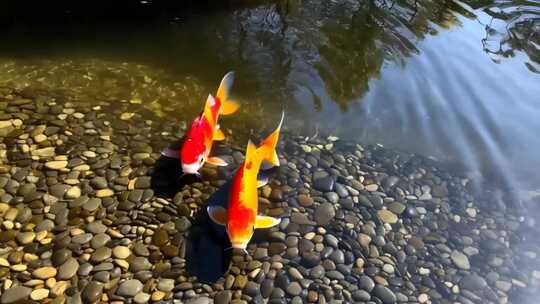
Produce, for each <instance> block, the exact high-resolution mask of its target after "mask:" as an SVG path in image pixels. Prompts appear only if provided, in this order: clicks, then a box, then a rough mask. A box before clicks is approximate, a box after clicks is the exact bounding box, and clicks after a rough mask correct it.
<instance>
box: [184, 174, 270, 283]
mask: <svg viewBox="0 0 540 304" xmlns="http://www.w3.org/2000/svg"><path fill="white" fill-rule="evenodd" d="M269 174H270V172H264V173H263V175H262V176H264V177H266V176H267V175H269ZM231 183H232V182H231V181H228V182H226V183H225V184H224V185H223V186H221V187H220V188H219V189H218V190H217V191H216V192H214V193H213V194H212V195H211V196H210V197H209V198H208V200H207V204H206V205H205V207H204V208H201V209H200V210H199V211H198V212H197V214H196V215H195V216H194V223H193V226H192V227H191V230H190V232H189V236H188V238H187V245H186V261H187V271H188V273H189V275H193V276H196V277H197V278H198V280H200V281H202V282H205V283H215V282H216V281H217V280H219V279H220V278H221V277H223V276H224V274H225V273H226V272H227V271H228V269H229V266H230V263H231V260H232V257H233V254H244V253H241V252H239V251H234V250H233V249H232V248H231V243H230V241H229V237H228V235H227V232H226V230H225V227H224V226H222V225H218V224H216V223H214V222H213V221H212V220H211V219H210V217H209V216H208V212H207V211H206V207H207V206H216V205H218V206H222V207H224V208H227V198H228V196H229V189H230V186H231ZM268 234H269V232H268V231H267V230H266V229H260V230H255V234H254V235H253V238H252V239H251V241H250V244H257V243H261V242H266V241H268Z"/></svg>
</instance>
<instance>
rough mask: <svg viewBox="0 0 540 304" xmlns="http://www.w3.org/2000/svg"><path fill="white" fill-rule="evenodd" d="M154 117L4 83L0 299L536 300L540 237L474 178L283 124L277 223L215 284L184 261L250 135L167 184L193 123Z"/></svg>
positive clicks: (271, 195) (267, 207) (129, 106)
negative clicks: (477, 193)
mask: <svg viewBox="0 0 540 304" xmlns="http://www.w3.org/2000/svg"><path fill="white" fill-rule="evenodd" d="M143 114H144V115H143ZM150 118H152V113H151V112H148V111H145V110H144V108H143V106H142V105H141V104H139V103H129V102H128V103H117V102H114V101H93V102H87V100H79V99H77V98H76V97H69V98H67V97H66V96H64V95H58V94H57V93H52V92H48V91H44V90H38V91H33V90H28V89H27V90H20V89H12V88H9V87H0V140H1V141H0V293H1V296H0V303H2V304H3V303H19V302H28V301H31V300H32V301H39V302H49V303H97V302H110V303H147V302H156V303H158V302H159V303H192V304H193V303H384V304H393V303H456V302H458V303H464V304H467V303H528V302H527V301H529V300H530V299H531V298H532V297H534V295H535V294H538V290H539V287H540V267H539V266H538V265H539V263H538V261H537V259H538V257H537V255H538V253H539V252H540V246H539V242H538V241H537V240H538V237H537V235H538V231H537V230H534V229H533V228H531V227H529V226H527V220H526V218H525V217H523V216H521V215H518V214H514V212H513V210H512V209H511V208H507V209H503V208H501V207H500V206H499V205H498V204H494V203H492V200H491V199H490V198H489V197H484V198H483V199H481V200H479V199H477V198H475V197H474V196H473V195H472V194H471V191H470V189H469V188H470V187H469V185H470V184H471V181H470V180H469V179H467V178H465V177H459V176H454V175H451V174H449V173H448V172H446V171H445V170H443V169H442V168H441V167H440V166H439V164H438V163H437V162H435V161H433V160H430V159H428V158H424V157H421V156H418V155H411V154H407V153H403V152H399V151H394V150H389V149H385V148H384V147H382V146H379V145H372V146H362V145H360V144H358V143H353V142H346V141H341V140H339V139H338V138H335V137H332V136H329V137H316V138H309V137H305V136H304V137H302V136H298V135H294V134H291V133H289V132H284V134H283V135H282V137H281V139H280V145H279V147H278V149H279V155H280V159H281V164H282V165H281V167H280V168H279V170H277V172H276V173H275V174H274V175H273V176H272V177H271V179H270V183H269V184H268V185H266V186H264V187H262V188H261V189H260V206H261V207H260V212H261V213H262V214H267V215H271V216H275V217H280V218H281V219H282V221H281V223H280V225H279V226H278V227H274V228H272V229H268V230H265V231H263V232H262V233H263V236H264V237H263V238H262V239H263V241H259V242H253V243H252V244H250V245H249V247H248V249H247V251H248V254H247V255H246V254H244V253H242V252H234V253H233V254H232V259H231V265H230V268H229V269H228V271H227V272H226V273H224V274H223V276H221V277H220V279H218V280H217V281H216V282H201V281H200V280H199V279H198V278H197V277H195V276H193V275H191V274H190V273H189V271H188V270H187V269H188V268H189V267H188V265H189V263H190V260H189V259H188V257H187V256H186V247H188V246H189V245H188V244H187V243H188V240H189V235H190V233H193V231H195V230H196V229H197V225H198V224H197V221H196V220H195V215H196V214H198V213H200V211H202V212H204V207H205V204H206V202H207V200H208V198H209V197H210V196H211V194H212V193H214V192H215V191H216V189H218V188H219V187H220V186H222V185H223V184H224V183H225V181H226V179H227V178H228V177H230V176H231V174H232V170H233V169H234V168H235V167H236V166H237V165H238V164H239V163H240V162H241V161H242V160H243V146H244V145H243V144H242V143H238V145H235V144H233V143H228V144H227V145H225V146H223V147H220V148H219V151H220V153H221V154H223V155H225V158H226V160H227V161H228V162H229V163H230V166H229V167H226V168H213V167H206V168H205V169H204V170H203V172H202V173H203V176H204V181H198V182H193V183H189V184H187V185H184V186H183V187H181V188H179V189H177V191H174V192H172V193H161V192H160V191H157V189H158V188H159V183H158V182H157V181H153V180H152V179H153V176H156V175H155V173H156V172H155V170H156V163H157V162H158V161H159V159H160V157H161V156H160V153H159V152H160V151H161V150H162V149H163V148H164V147H165V146H167V145H168V144H169V143H171V142H174V141H177V140H179V139H180V138H181V136H182V134H183V132H184V131H185V130H183V129H182V127H181V126H182V125H185V124H181V123H179V121H174V120H166V119H159V118H155V119H150ZM233 142H234V140H233ZM161 182H171V181H161ZM173 182H174V181H173ZM493 200H495V199H493ZM530 303H532V302H530Z"/></svg>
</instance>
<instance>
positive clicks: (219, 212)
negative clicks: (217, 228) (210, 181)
mask: <svg viewBox="0 0 540 304" xmlns="http://www.w3.org/2000/svg"><path fill="white" fill-rule="evenodd" d="M206 210H207V211H208V215H209V216H210V219H211V220H212V221H213V222H214V223H216V224H219V225H223V226H225V224H227V210H225V208H223V207H221V206H208V207H207V208H206Z"/></svg>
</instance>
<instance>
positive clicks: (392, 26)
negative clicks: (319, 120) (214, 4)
mask: <svg viewBox="0 0 540 304" xmlns="http://www.w3.org/2000/svg"><path fill="white" fill-rule="evenodd" d="M521 2H522V1H474V0H468V1H464V2H463V3H462V2H457V1H453V0H447V1H434V0H408V1H407V0H370V1H361V0H348V1H346V0H337V1H315V0H308V1H299V0H288V1H283V0H282V1H278V2H277V3H270V4H262V5H260V6H258V7H256V8H249V9H238V10H236V11H234V12H233V13H232V18H231V19H230V20H229V21H228V24H227V25H228V26H224V27H222V28H221V29H219V30H218V31H219V32H220V35H218V37H220V38H219V39H222V41H220V45H226V48H227V50H228V52H225V53H223V58H227V60H230V58H235V57H234V56H231V55H237V57H236V58H240V60H241V61H242V63H243V64H245V63H246V62H247V63H248V66H250V67H251V68H250V74H255V78H254V79H253V80H254V81H256V82H257V83H258V84H263V86H268V87H271V88H273V89H275V88H286V89H283V90H282V91H281V93H283V94H285V95H286V94H290V92H294V91H295V90H298V87H301V89H302V90H305V91H308V94H311V95H312V100H313V103H314V106H315V108H320V107H322V106H323V105H324V101H333V102H336V103H337V104H338V105H339V108H340V109H341V110H342V111H347V108H348V106H347V105H348V103H350V102H353V101H355V100H359V98H360V97H362V95H363V94H364V93H365V92H366V91H367V90H368V89H369V81H370V79H373V78H378V77H379V76H380V71H381V69H382V67H384V66H385V64H386V63H388V62H392V63H397V64H399V65H404V58H406V57H407V56H410V55H412V54H417V53H418V50H417V48H416V44H417V43H418V42H419V41H420V40H422V39H424V38H425V37H426V36H428V35H436V34H437V33H438V32H439V31H440V30H443V29H451V28H453V27H456V26H459V25H460V21H459V18H460V16H462V17H465V18H470V19H475V18H477V17H476V15H475V13H477V12H478V10H483V11H484V12H486V13H487V14H489V15H490V16H492V18H493V22H490V24H487V25H486V39H484V41H482V43H483V45H484V49H485V51H486V52H488V53H489V54H491V55H492V58H493V59H494V60H496V61H500V60H501V58H504V57H511V56H514V55H515V54H516V52H524V53H525V54H526V55H527V56H528V57H529V59H530V61H529V62H527V63H526V64H527V66H528V67H529V69H530V70H531V71H533V72H538V70H539V69H538V63H539V62H540V52H539V49H538V47H539V45H540V38H539V32H540V31H539V27H540V25H539V12H538V7H539V6H540V3H539V2H537V1H528V2H526V5H524V4H522V3H521ZM535 10H536V11H535ZM495 21H496V22H495ZM495 25H497V26H495ZM238 65H239V66H240V65H241V64H240V63H239V64H238ZM284 76H285V77H284ZM306 83H311V84H313V85H310V86H306ZM291 88H292V90H291ZM321 88H323V89H321ZM263 89H264V88H263ZM288 97H290V96H282V98H288ZM321 100H323V101H321Z"/></svg>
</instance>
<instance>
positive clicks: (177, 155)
mask: <svg viewBox="0 0 540 304" xmlns="http://www.w3.org/2000/svg"><path fill="white" fill-rule="evenodd" d="M161 155H163V156H167V157H170V158H180V150H175V149H171V148H165V150H163V151H162V152H161Z"/></svg>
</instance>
